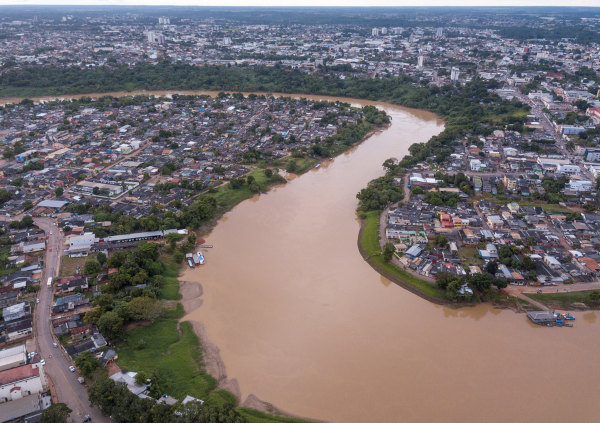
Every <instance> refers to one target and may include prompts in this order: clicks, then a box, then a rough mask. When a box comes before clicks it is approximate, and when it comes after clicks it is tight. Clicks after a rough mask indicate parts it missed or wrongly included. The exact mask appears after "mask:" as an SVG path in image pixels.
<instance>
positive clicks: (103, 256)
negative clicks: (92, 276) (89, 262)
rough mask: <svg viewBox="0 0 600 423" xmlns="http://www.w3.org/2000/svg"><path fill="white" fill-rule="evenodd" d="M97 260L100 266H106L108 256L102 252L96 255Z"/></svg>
mask: <svg viewBox="0 0 600 423" xmlns="http://www.w3.org/2000/svg"><path fill="white" fill-rule="evenodd" d="M96 260H98V263H99V264H100V266H104V263H106V260H107V259H106V254H104V253H103V252H102V251H99V252H98V254H96Z"/></svg>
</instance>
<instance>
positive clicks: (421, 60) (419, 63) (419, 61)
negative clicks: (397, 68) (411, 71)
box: [417, 54, 425, 70]
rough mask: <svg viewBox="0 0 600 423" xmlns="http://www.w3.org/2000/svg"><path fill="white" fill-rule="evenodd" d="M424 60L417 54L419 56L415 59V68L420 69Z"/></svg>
mask: <svg viewBox="0 0 600 423" xmlns="http://www.w3.org/2000/svg"><path fill="white" fill-rule="evenodd" d="M424 61H425V58H424V57H423V55H422V54H421V55H419V58H418V60H417V69H418V70H421V69H423V62H424Z"/></svg>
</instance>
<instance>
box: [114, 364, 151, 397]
mask: <svg viewBox="0 0 600 423" xmlns="http://www.w3.org/2000/svg"><path fill="white" fill-rule="evenodd" d="M136 376H137V373H136V372H128V371H125V370H122V371H121V372H119V373H115V374H114V375H112V376H110V378H111V379H112V380H114V381H115V382H117V383H124V384H125V385H127V389H129V392H131V393H132V394H134V395H137V396H140V395H142V394H144V392H146V391H147V390H148V385H146V384H143V385H139V384H138V383H136V381H135V377H136Z"/></svg>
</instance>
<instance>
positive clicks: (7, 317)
mask: <svg viewBox="0 0 600 423" xmlns="http://www.w3.org/2000/svg"><path fill="white" fill-rule="evenodd" d="M30 314H31V307H30V306H29V304H27V303H25V302H23V303H19V304H15V305H12V306H10V307H6V308H5V309H4V310H2V318H3V319H4V321H5V322H10V321H12V320H17V319H21V318H23V317H25V316H28V315H30Z"/></svg>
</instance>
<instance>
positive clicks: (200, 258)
mask: <svg viewBox="0 0 600 423" xmlns="http://www.w3.org/2000/svg"><path fill="white" fill-rule="evenodd" d="M197 257H198V264H204V256H203V255H202V252H200V251H198V254H197Z"/></svg>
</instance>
